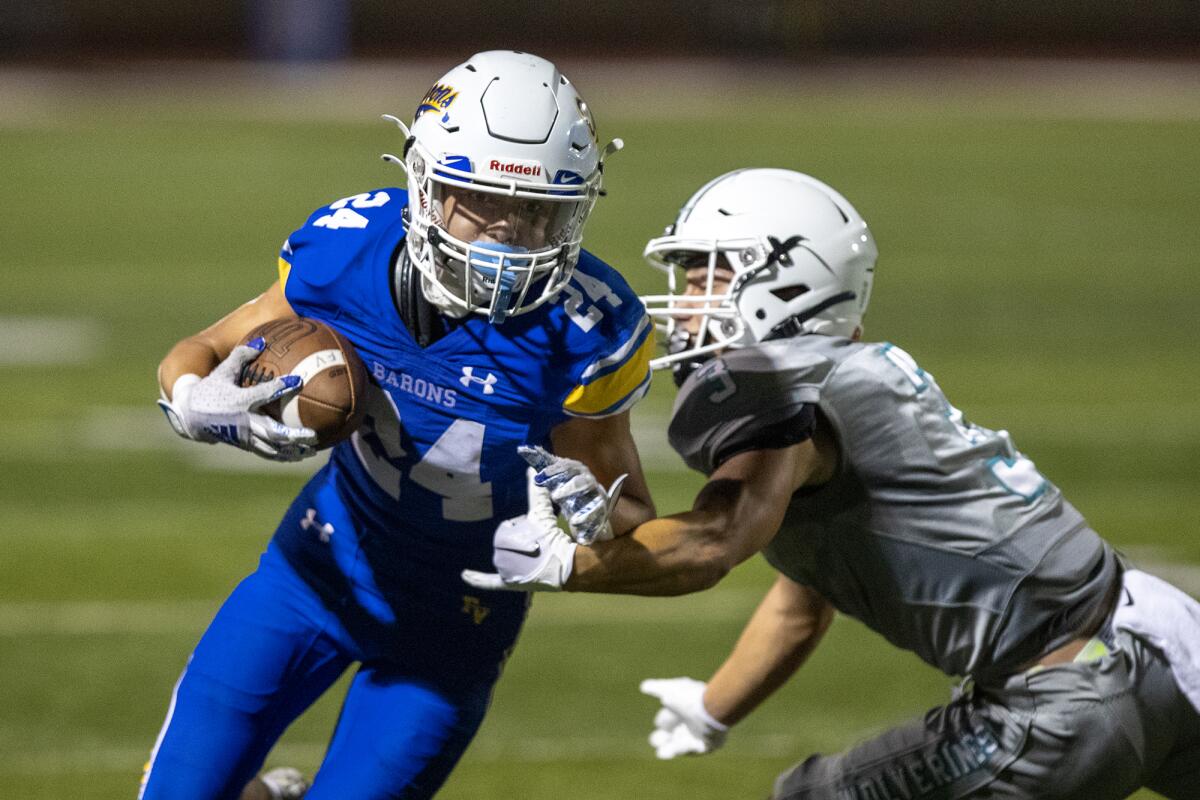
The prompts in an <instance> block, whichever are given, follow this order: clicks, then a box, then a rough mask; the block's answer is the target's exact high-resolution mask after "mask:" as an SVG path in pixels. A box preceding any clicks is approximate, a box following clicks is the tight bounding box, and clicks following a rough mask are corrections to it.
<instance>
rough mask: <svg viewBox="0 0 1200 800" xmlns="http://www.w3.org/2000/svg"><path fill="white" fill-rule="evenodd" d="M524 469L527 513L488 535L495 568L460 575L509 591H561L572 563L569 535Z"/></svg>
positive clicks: (479, 586)
mask: <svg viewBox="0 0 1200 800" xmlns="http://www.w3.org/2000/svg"><path fill="white" fill-rule="evenodd" d="M533 474H534V473H533V470H529V472H528V481H527V484H526V485H527V491H528V493H529V513H527V514H525V515H524V516H520V517H514V518H513V519H506V520H504V522H501V523H500V525H499V527H497V528H496V535H495V536H494V537H493V539H492V563H493V564H495V565H496V572H479V571H477V570H473V569H464V570H463V571H462V579H463V580H464V581H466V582H467V583H469V584H470V585H471V586H474V587H475V588H477V589H487V590H492V591H494V590H498V589H504V590H508V591H513V592H557V591H561V590H562V587H563V584H564V583H566V582H567V578H570V577H571V569H572V568H573V567H574V566H575V548H576V547H578V545H577V544H575V542H573V541H571V537H569V536H567V535H566V534H565V533H563V532H562V530H561V529H560V528H559V527H558V519H557V518H556V517H555V514H554V505H553V504H552V503H551V502H550V494H549V492H547V491H546V489H545V488H544V487H542V486H538V485H537V484H536V483H535V482H534V480H533Z"/></svg>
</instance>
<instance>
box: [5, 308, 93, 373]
mask: <svg viewBox="0 0 1200 800" xmlns="http://www.w3.org/2000/svg"><path fill="white" fill-rule="evenodd" d="M106 336H107V331H106V329H105V326H104V325H103V324H101V322H100V321H99V320H96V319H91V318H88V317H35V316H29V317H26V316H0V367H13V366H41V365H55V366H58V365H63V364H84V363H87V362H89V361H93V360H95V359H96V358H97V357H98V356H99V355H100V354H101V353H102V352H103V349H104V340H105V338H106Z"/></svg>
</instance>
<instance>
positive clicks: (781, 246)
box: [767, 236, 806, 267]
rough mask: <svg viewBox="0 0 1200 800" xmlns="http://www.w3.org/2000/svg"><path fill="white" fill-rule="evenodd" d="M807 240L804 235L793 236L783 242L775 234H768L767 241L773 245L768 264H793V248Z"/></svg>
mask: <svg viewBox="0 0 1200 800" xmlns="http://www.w3.org/2000/svg"><path fill="white" fill-rule="evenodd" d="M803 241H806V237H804V236H792V237H789V238H787V239H785V240H783V241H782V242H781V241H779V240H778V239H776V238H775V237H774V236H768V237H767V242H768V243H770V245H771V252H770V253H768V254H767V264H775V263H778V264H780V265H781V266H784V267H790V266H791V265H792V255H791V253H792V248H793V247H795V246H796V245H798V244H800V243H801V242H803Z"/></svg>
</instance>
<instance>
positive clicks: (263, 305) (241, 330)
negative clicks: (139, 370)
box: [158, 282, 296, 400]
mask: <svg viewBox="0 0 1200 800" xmlns="http://www.w3.org/2000/svg"><path fill="white" fill-rule="evenodd" d="M293 316H296V314H295V312H294V311H292V307H291V306H290V305H288V301H287V299H286V298H285V297H284V296H283V288H282V287H281V286H280V285H279V283H278V282H276V283H274V284H272V285H271V288H269V289H267V290H266V291H265V292H263V293H262V294H261V295H259V296H258V297H256V298H255V299H253V300H251V301H250V302H248V303H246V304H244V305H241V306H238V307H237V308H236V309H234V310H233V311H232V312H231V313H229V314H227V315H225V316H224V317H222V318H221V319H220V320H218V321H217V322H214V323H213V324H212V325H209V326H208V327H207V328H205V329H204V330H202V331H200V332H199V333H196V334H193V335H191V336H189V337H187V338H186V339H183V340H181V341H180V342H178V343H176V345H175V346H174V347H172V348H171V351H170V352H169V353H167V356H166V358H164V359H163V360H162V363H161V364H159V365H158V385H159V388H161V389H162V391H163V394H164V395H165V396H166V398H167V399H168V400H170V399H171V391H172V389H173V388H174V386H175V381H177V380H179V377H180V376H181V375H187V374H189V373H190V374H193V375H199V376H200V377H204V376H205V375H207V374H208V373H210V372H212V370H213V368H214V367H216V366H217V364H219V363H221V362H222V361H224V360H225V357H226V356H228V355H229V353H230V352H231V351H232V350H233V348H234V347H235V346H237V343H238V342H240V341H241V340H242V338H244V337H245V335H246V334H248V333H249V332H250V331H252V330H254V329H255V328H256V327H258V326H259V325H261V324H263V323H264V322H270V321H271V320H273V319H279V318H281V317H293Z"/></svg>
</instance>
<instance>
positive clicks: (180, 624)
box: [0, 548, 1200, 639]
mask: <svg viewBox="0 0 1200 800" xmlns="http://www.w3.org/2000/svg"><path fill="white" fill-rule="evenodd" d="M1130 557H1131V558H1133V559H1134V560H1135V562H1136V564H1137V566H1139V567H1140V568H1142V569H1145V570H1147V571H1149V572H1152V573H1154V574H1156V575H1160V576H1161V577H1163V578H1165V579H1167V580H1169V581H1171V582H1172V583H1173V584H1175V585H1176V586H1178V587H1179V588H1180V589H1183V590H1184V591H1186V592H1187V593H1189V594H1191V595H1192V596H1194V597H1200V564H1194V563H1186V562H1181V561H1171V560H1169V559H1167V558H1165V557H1164V553H1163V551H1162V550H1159V549H1154V548H1141V549H1134V550H1132V551H1130ZM766 588H767V587H766V586H765V585H764V586H763V587H761V588H745V589H732V588H730V589H724V588H719V589H713V590H710V591H707V592H701V593H698V594H695V595H691V596H689V597H686V598H641V597H622V596H611V597H600V596H595V595H572V594H564V595H559V596H552V597H539V598H537V601H536V602H535V603H534V607H533V610H532V612H531V613H530V617H529V628H530V630H537V629H538V628H560V627H572V628H579V627H586V626H588V625H653V626H661V625H688V626H692V625H708V624H711V623H734V622H738V621H741V620H744V619H747V618H748V616H749V614H750V612H751V611H752V610H753V608H754V607H755V605H756V604H757V603H758V600H759V598H760V597H761V596H762V594H763V592H765V591H766ZM466 593H468V592H467V591H466V590H465V589H464V594H466ZM219 604H220V601H219V600H216V599H214V600H211V601H203V600H164V601H145V602H135V601H120V600H112V601H104V600H96V601H91V600H71V601H62V602H57V601H45V602H21V601H10V602H0V639H12V638H21V637H33V636H120V635H129V634H152V635H170V634H177V633H180V632H185V633H191V634H194V633H195V632H198V631H199V629H200V628H202V627H203V625H204V624H205V623H206V622H207V621H208V620H209V618H210V617H211V616H212V614H213V613H214V612H215V611H216V609H217V607H218V606H219Z"/></svg>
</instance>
